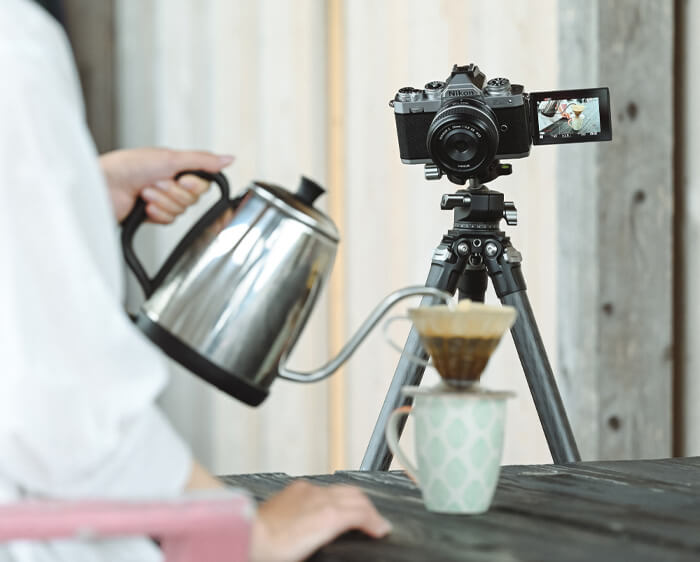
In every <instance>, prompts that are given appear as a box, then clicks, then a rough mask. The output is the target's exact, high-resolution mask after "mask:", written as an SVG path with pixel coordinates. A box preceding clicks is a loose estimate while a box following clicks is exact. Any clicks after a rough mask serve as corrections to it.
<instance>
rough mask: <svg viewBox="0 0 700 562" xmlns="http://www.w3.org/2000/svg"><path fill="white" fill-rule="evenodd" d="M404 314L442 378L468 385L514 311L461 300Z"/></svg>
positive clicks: (485, 362)
mask: <svg viewBox="0 0 700 562" xmlns="http://www.w3.org/2000/svg"><path fill="white" fill-rule="evenodd" d="M408 315H409V317H410V318H411V320H412V321H413V324H414V326H415V327H416V330H418V333H419V334H420V337H421V341H422V343H423V347H425V349H426V351H428V353H429V354H430V356H431V357H432V359H433V364H434V366H435V369H436V370H437V371H438V373H439V374H440V376H441V377H442V378H443V380H444V381H445V382H446V383H448V384H450V385H456V386H469V385H472V384H474V383H475V382H478V381H479V379H480V378H481V373H482V372H483V371H484V368H485V367H486V364H487V363H488V360H489V359H490V357H491V354H492V353H493V351H494V350H495V349H496V347H497V346H498V343H499V342H500V340H501V336H502V335H503V333H504V332H505V331H506V330H508V329H509V328H510V327H511V326H512V325H513V322H515V317H516V310H515V309H514V308H513V307H510V306H493V305H487V304H483V303H475V302H472V301H469V300H466V299H465V300H461V301H460V302H459V304H457V305H456V306H454V305H453V306H452V307H450V306H448V305H439V306H426V307H420V308H412V309H409V311H408Z"/></svg>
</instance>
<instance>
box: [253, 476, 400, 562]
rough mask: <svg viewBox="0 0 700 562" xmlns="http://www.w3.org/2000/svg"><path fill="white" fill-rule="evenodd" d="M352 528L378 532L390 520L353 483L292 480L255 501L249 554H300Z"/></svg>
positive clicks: (266, 560) (270, 557)
mask: <svg viewBox="0 0 700 562" xmlns="http://www.w3.org/2000/svg"><path fill="white" fill-rule="evenodd" d="M353 529H356V530H359V531H363V532H365V533H367V534H368V535H369V536H371V537H373V538H381V537H383V536H385V535H386V534H387V533H389V532H390V531H391V524H390V523H389V522H388V521H387V520H386V519H384V518H383V517H382V516H381V515H380V514H379V513H378V512H377V510H376V509H375V508H374V506H373V505H372V503H371V502H370V501H369V499H368V498H367V496H366V495H365V494H364V493H363V492H362V491H361V490H359V489H358V488H353V487H350V486H327V487H319V486H314V485H312V484H310V483H308V482H306V481H304V480H296V481H295V482H294V483H292V484H291V485H290V486H288V487H287V488H285V489H284V490H282V491H281V492H279V493H278V494H276V495H274V496H272V497H271V498H270V499H269V500H267V501H266V502H265V503H263V504H262V505H261V506H260V509H259V510H258V515H257V518H256V519H255V523H254V524H253V536H252V545H251V552H250V558H251V560H252V561H253V562H296V561H299V560H304V559H306V558H308V557H309V556H310V555H311V554H313V553H314V552H315V551H316V550H317V549H319V548H320V547H322V546H323V545H326V544H328V543H329V542H331V541H332V540H333V539H335V538H336V537H337V536H338V535H340V534H342V533H344V532H346V531H350V530H353Z"/></svg>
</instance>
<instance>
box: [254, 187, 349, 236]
mask: <svg viewBox="0 0 700 562" xmlns="http://www.w3.org/2000/svg"><path fill="white" fill-rule="evenodd" d="M249 189H251V190H252V191H254V192H255V193H256V195H258V196H259V197H262V198H263V199H265V200H266V201H267V202H269V203H271V204H272V205H274V206H275V207H276V208H277V209H279V210H280V211H282V212H284V213H285V214H287V215H289V216H291V217H293V218H294V219H296V220H298V221H300V222H302V223H304V224H306V225H308V226H310V227H311V228H313V229H314V230H316V231H318V232H320V233H321V234H324V235H325V236H327V237H328V238H330V239H331V240H333V241H334V242H338V241H339V239H340V235H339V234H338V229H337V228H336V226H335V223H334V222H333V221H332V220H331V218H330V217H328V216H327V215H326V214H325V213H323V212H321V211H319V210H318V209H316V208H315V207H314V206H313V203H314V201H315V200H316V199H317V198H318V197H319V196H320V195H322V194H323V193H325V190H324V189H323V188H322V187H321V186H320V185H318V184H317V183H316V182H314V181H312V180H310V179H309V178H307V177H303V176H302V178H301V181H300V182H299V188H298V189H297V192H296V193H291V192H290V191H288V190H286V189H285V188H283V187H280V186H278V185H274V184H270V183H265V182H261V181H254V182H253V183H252V185H251V186H250V188H249Z"/></svg>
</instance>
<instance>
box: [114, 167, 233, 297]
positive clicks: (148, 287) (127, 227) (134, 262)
mask: <svg viewBox="0 0 700 562" xmlns="http://www.w3.org/2000/svg"><path fill="white" fill-rule="evenodd" d="M184 175H195V176H198V177H200V178H202V179H204V180H207V181H210V182H214V183H216V185H218V186H219V189H220V190H221V200H220V201H219V203H221V201H224V202H227V201H228V200H229V198H230V195H229V185H228V180H227V179H226V176H224V174H222V173H221V172H218V173H216V174H212V173H211V172H205V171H204V170H187V171H184V172H180V173H179V174H177V175H176V176H175V179H176V180H178V179H179V178H181V177H182V176H184ZM217 204H218V203H217ZM147 218H148V215H147V214H146V202H145V201H144V200H143V199H141V198H139V200H138V201H136V204H135V205H134V208H133V209H132V210H131V212H130V213H129V215H128V216H127V217H126V218H125V219H124V220H123V221H122V223H121V226H122V235H121V240H122V252H123V253H124V260H125V261H126V263H127V265H128V266H129V268H130V269H131V271H133V272H134V276H135V277H136V280H137V281H138V282H139V284H140V285H141V287H142V288H143V292H144V293H145V295H146V298H148V297H150V296H151V294H152V293H153V291H154V290H155V289H156V287H155V283H154V280H153V279H151V278H150V277H149V276H148V274H147V273H146V270H145V269H144V268H143V265H141V262H140V261H139V258H138V257H137V256H136V252H134V235H135V234H136V231H137V230H138V228H139V227H140V226H141V225H142V224H143V223H144V222H146V219H147ZM156 277H159V275H157V276H156Z"/></svg>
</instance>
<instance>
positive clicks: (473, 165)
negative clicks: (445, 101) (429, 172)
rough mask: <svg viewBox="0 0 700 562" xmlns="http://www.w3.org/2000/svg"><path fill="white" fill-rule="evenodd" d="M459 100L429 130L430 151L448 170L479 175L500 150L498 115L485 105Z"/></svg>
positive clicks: (448, 107) (442, 112) (449, 106)
mask: <svg viewBox="0 0 700 562" xmlns="http://www.w3.org/2000/svg"><path fill="white" fill-rule="evenodd" d="M477 103H479V105H477V104H476V103H474V102H473V101H472V102H470V101H458V102H455V103H452V104H450V105H447V106H444V107H443V108H442V109H440V110H439V111H438V112H437V114H436V115H435V118H434V119H433V122H432V123H431V125H430V127H429V129H428V137H427V144H428V152H429V153H430V155H431V158H432V160H433V162H435V163H436V164H437V165H438V166H440V167H441V168H442V169H443V170H446V171H447V172H448V173H449V172H452V173H455V174H459V175H462V176H471V175H476V174H477V173H478V172H479V171H480V170H481V169H482V168H484V167H486V166H488V165H489V164H490V163H491V162H492V160H493V158H494V156H495V155H496V150H497V149H498V128H497V124H496V121H497V120H496V117H495V115H493V112H492V111H491V109H490V108H489V107H488V106H486V105H485V104H481V103H480V102H477Z"/></svg>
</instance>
